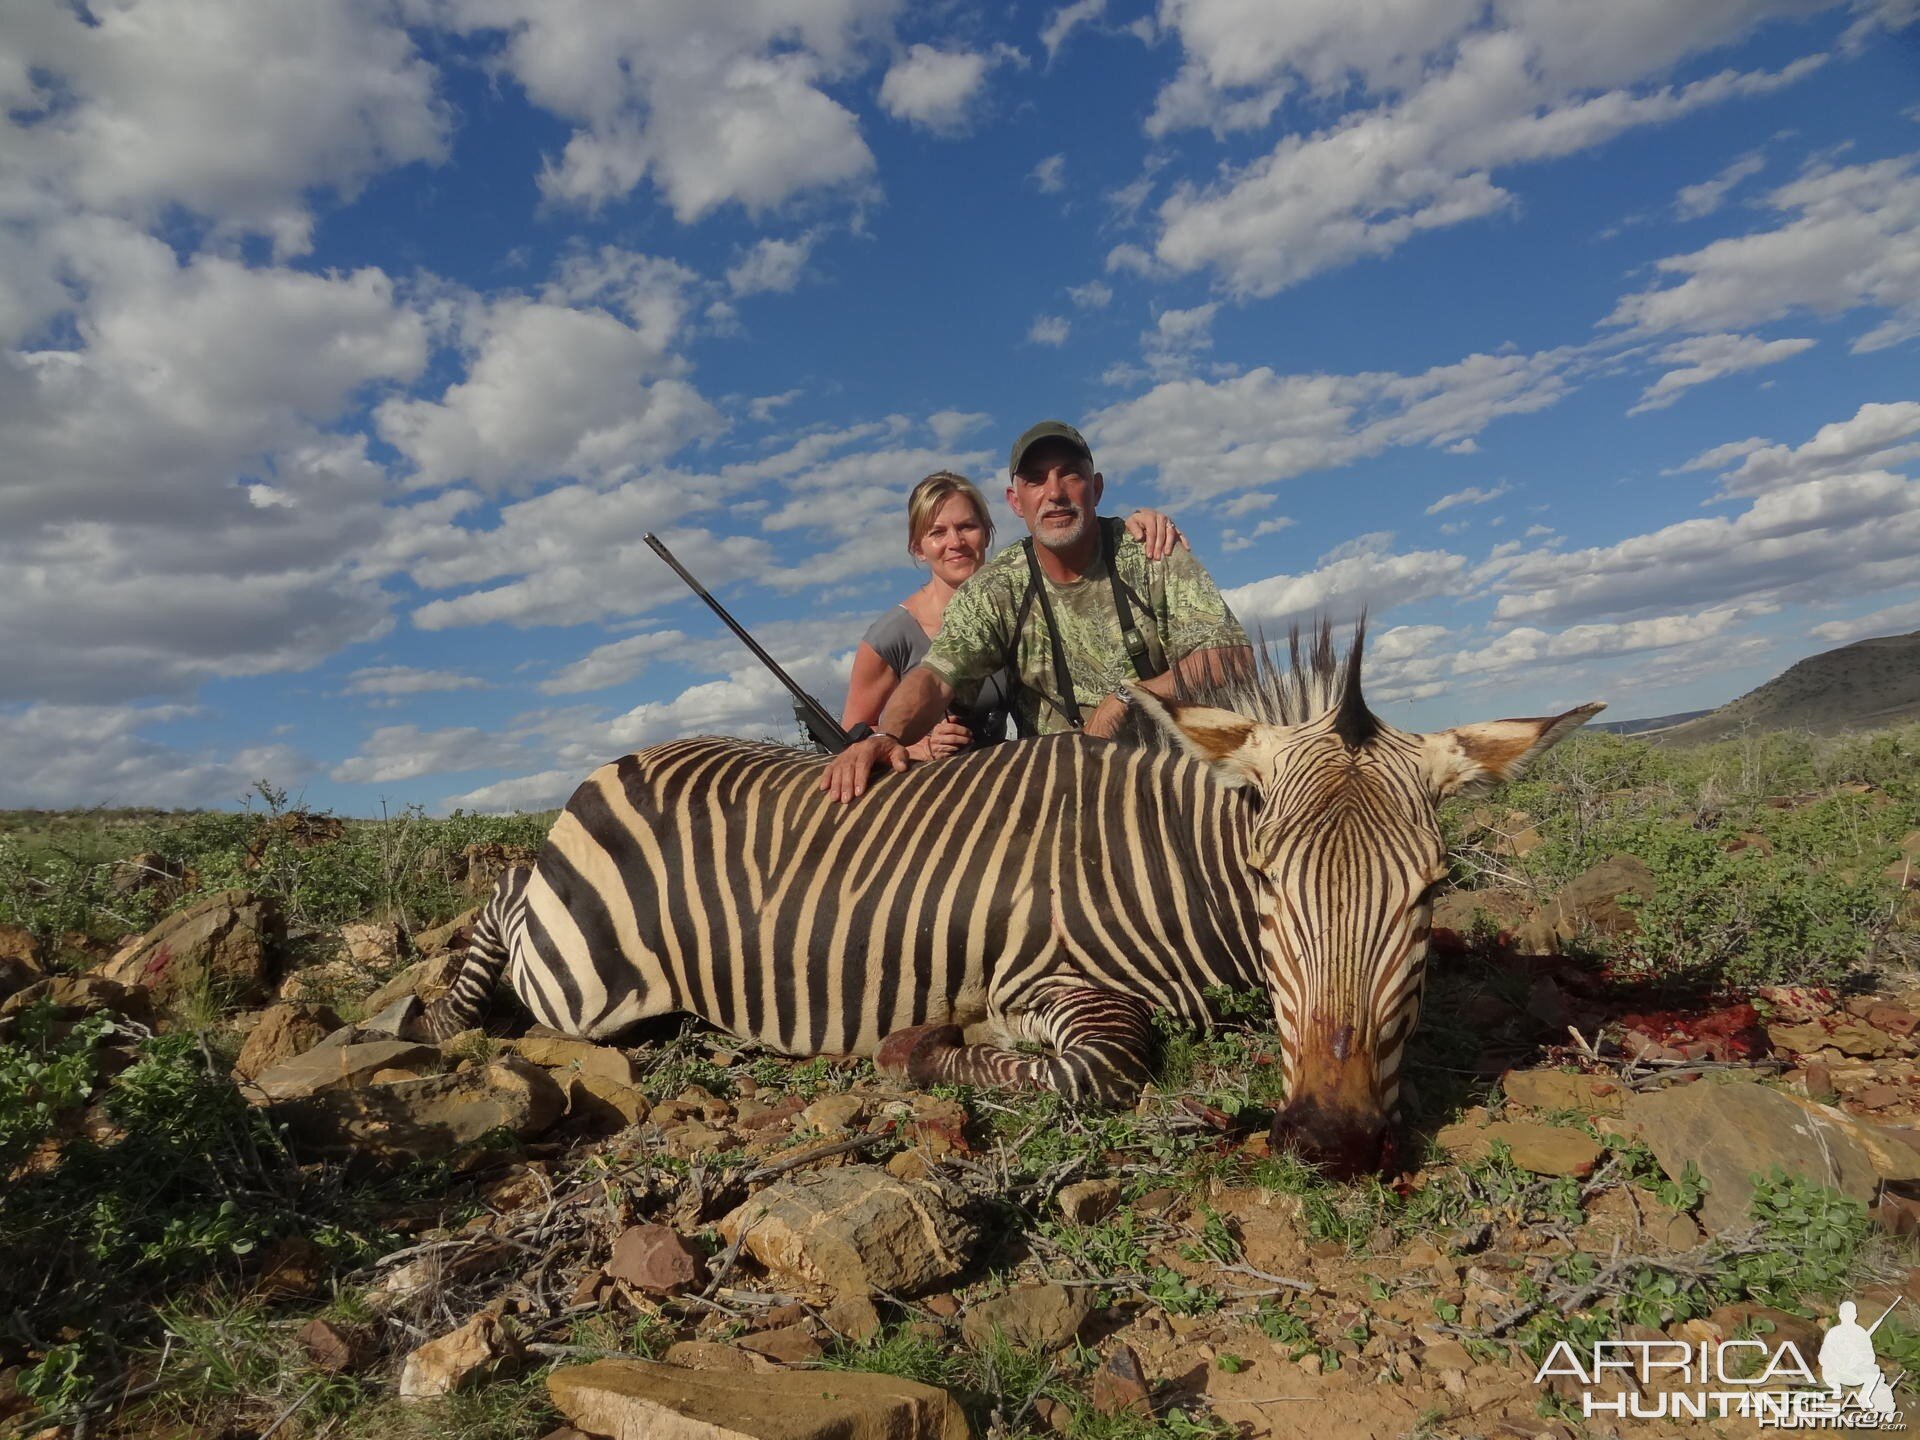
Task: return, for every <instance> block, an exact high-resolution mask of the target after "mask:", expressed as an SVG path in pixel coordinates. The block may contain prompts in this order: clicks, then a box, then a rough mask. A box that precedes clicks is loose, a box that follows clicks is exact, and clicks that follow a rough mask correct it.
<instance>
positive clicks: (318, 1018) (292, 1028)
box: [233, 1003, 340, 1080]
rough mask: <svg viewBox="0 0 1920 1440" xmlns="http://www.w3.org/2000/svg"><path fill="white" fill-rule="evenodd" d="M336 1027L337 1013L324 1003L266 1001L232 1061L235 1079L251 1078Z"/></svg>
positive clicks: (286, 1058)
mask: <svg viewBox="0 0 1920 1440" xmlns="http://www.w3.org/2000/svg"><path fill="white" fill-rule="evenodd" d="M339 1028H340V1017H339V1016H338V1015H336V1014H334V1013H333V1011H332V1010H330V1009H329V1008H328V1007H327V1006H325V1005H313V1004H290V1003H282V1004H279V1005H269V1006H268V1007H267V1008H266V1009H265V1010H262V1011H261V1012H260V1019H259V1021H258V1022H257V1023H256V1024H255V1025H254V1027H253V1029H251V1030H250V1031H248V1032H247V1038H246V1041H245V1043H244V1044H242V1045H241V1047H240V1056H239V1058H238V1059H236V1060H235V1061H234V1062H233V1073H234V1075H235V1076H237V1077H238V1078H239V1079H242V1080H252V1079H254V1078H256V1077H257V1076H259V1075H260V1074H261V1072H262V1071H266V1070H271V1069H272V1068H273V1067H274V1066H276V1065H281V1064H284V1063H285V1062H286V1061H288V1060H292V1059H293V1058H295V1057H296V1056H298V1055H301V1054H303V1053H305V1052H306V1051H308V1050H311V1049H312V1048H313V1047H314V1046H315V1045H318V1044H319V1043H320V1042H321V1041H322V1040H324V1039H326V1038H327V1036H329V1035H331V1034H332V1033H333V1032H334V1031H336V1030H338V1029H339Z"/></svg>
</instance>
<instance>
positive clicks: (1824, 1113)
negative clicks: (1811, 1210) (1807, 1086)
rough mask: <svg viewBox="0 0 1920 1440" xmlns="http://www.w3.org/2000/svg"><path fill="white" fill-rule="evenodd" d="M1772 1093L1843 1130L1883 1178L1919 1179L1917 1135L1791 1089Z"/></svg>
mask: <svg viewBox="0 0 1920 1440" xmlns="http://www.w3.org/2000/svg"><path fill="white" fill-rule="evenodd" d="M1774 1093H1777V1094H1779V1095H1780V1096H1781V1098H1782V1099H1785V1100H1790V1101H1792V1102H1793V1103H1794V1104H1795V1105H1797V1106H1799V1107H1800V1108H1801V1109H1802V1110H1804V1111H1806V1113H1807V1114H1809V1115H1812V1116H1815V1117H1817V1118H1818V1119H1819V1120H1821V1121H1823V1122H1825V1123H1826V1124H1830V1125H1834V1126H1837V1127H1838V1128H1839V1129H1841V1130H1843V1131H1845V1132H1846V1134H1847V1137H1848V1138H1849V1139H1851V1140H1852V1141H1853V1142H1854V1143H1855V1144H1856V1145H1858V1146H1859V1147H1860V1148H1861V1149H1862V1150H1864V1151H1865V1152H1866V1156H1867V1160H1868V1162H1869V1163H1870V1164H1871V1165H1872V1166H1873V1173H1874V1174H1876V1175H1878V1176H1879V1177H1880V1178H1881V1179H1882V1180H1920V1150H1917V1149H1915V1148H1914V1145H1915V1143H1916V1142H1917V1141H1920V1135H1914V1132H1912V1131H1906V1130H1899V1129H1895V1128H1893V1127H1891V1126H1884V1125H1870V1124H1868V1123H1867V1122H1866V1121H1864V1120H1861V1119H1858V1118H1857V1117H1855V1116H1852V1115H1849V1114H1847V1112H1846V1111H1844V1110H1841V1109H1839V1108H1837V1107H1835V1106H1832V1105H1822V1104H1820V1103H1819V1102H1818V1101H1815V1100H1812V1099H1809V1098H1808V1097H1806V1096H1804V1095H1795V1094H1794V1093H1793V1092H1792V1091H1791V1090H1782V1091H1778V1092H1774ZM1909 1135H1914V1139H1912V1140H1909V1139H1906V1138H1903V1137H1905V1136H1909Z"/></svg>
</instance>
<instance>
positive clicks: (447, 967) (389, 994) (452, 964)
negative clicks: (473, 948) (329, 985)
mask: <svg viewBox="0 0 1920 1440" xmlns="http://www.w3.org/2000/svg"><path fill="white" fill-rule="evenodd" d="M343 928H351V927H343ZM463 959H464V957H463V956H460V955H435V956H432V957H431V958H429V959H426V960H416V961H414V962H413V963H412V964H411V965H409V966H407V967H406V968H405V969H403V970H402V971H400V973H399V974H397V975H395V976H394V977H393V978H392V979H391V980H389V981H387V983H386V984H384V985H382V986H381V987H380V988H379V989H378V990H375V991H374V992H373V993H372V994H371V995H369V996H367V998H366V1000H365V1001H364V1002H363V1003H364V1005H365V1008H366V1011H367V1013H368V1014H370V1015H371V1014H373V1013H375V1012H376V1011H380V1010H384V1009H386V1008H387V1007H388V1006H389V1005H391V1004H393V1002H394V1001H396V1000H404V999H407V998H408V997H409V996H417V997H419V998H420V999H421V1000H424V1001H426V1002H428V1003H431V1002H433V1001H435V1000H438V999H439V998H440V997H441V996H442V995H444V994H446V993H447V991H449V990H451V989H452V988H453V982H454V981H455V980H456V979H457V978H459V975H460V966H461V964H462V962H463Z"/></svg>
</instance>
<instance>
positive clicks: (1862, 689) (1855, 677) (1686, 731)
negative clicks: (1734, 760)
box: [1627, 630, 1920, 745]
mask: <svg viewBox="0 0 1920 1440" xmlns="http://www.w3.org/2000/svg"><path fill="white" fill-rule="evenodd" d="M1670 718H1671V719H1672V720H1673V722H1674V723H1672V724H1669V725H1666V726H1663V727H1661V728H1658V729H1653V728H1648V726H1647V724H1646V723H1643V724H1642V727H1641V729H1640V730H1639V732H1638V733H1641V734H1643V735H1644V736H1645V737H1646V738H1647V739H1649V740H1657V741H1659V742H1660V743H1661V744H1663V745H1700V744H1705V743H1706V742H1708V741H1711V740H1724V739H1726V738H1727V737H1729V736H1731V735H1738V734H1740V733H1741V732H1742V731H1747V730H1809V731H1812V732H1813V733H1814V734H1816V735H1837V734H1840V733H1841V732H1842V731H1847V730H1875V729H1879V728H1880V727H1881V726H1884V725H1900V724H1904V723H1905V722H1907V721H1909V720H1920V630H1916V631H1914V632H1913V633H1912V634H1910V635H1882V636H1880V637H1878V638H1876V639H1872V640H1856V641H1854V642H1853V644H1851V645H1842V646H1841V647H1840V648H1839V649H1838V650H1826V651H1822V652H1821V653H1820V654H1818V655H1809V656H1808V657H1807V658H1806V659H1805V660H1802V661H1800V663H1799V664H1797V665H1793V666H1791V667H1789V668H1788V669H1787V670H1785V671H1783V672H1782V673H1781V674H1779V675H1776V676H1775V677H1774V678H1773V679H1771V680H1769V681H1767V683H1766V684H1764V685H1762V686H1760V687H1759V688H1757V689H1754V690H1749V691H1748V692H1747V693H1746V694H1744V695H1742V696H1741V697H1740V698H1739V699H1738V700H1731V701H1728V702H1727V703H1726V704H1725V705H1722V706H1721V707H1720V708H1719V709H1718V710H1709V711H1707V712H1706V713H1705V714H1703V715H1698V716H1695V717H1693V718H1691V719H1689V718H1685V717H1681V716H1674V717H1670ZM1627 723H1632V722H1627Z"/></svg>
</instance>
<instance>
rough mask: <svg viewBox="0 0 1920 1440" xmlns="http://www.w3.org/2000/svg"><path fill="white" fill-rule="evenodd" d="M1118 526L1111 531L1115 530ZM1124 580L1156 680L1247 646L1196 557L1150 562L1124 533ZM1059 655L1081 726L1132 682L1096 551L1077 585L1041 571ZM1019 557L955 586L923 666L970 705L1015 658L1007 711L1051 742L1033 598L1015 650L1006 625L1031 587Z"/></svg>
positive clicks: (1047, 684)
mask: <svg viewBox="0 0 1920 1440" xmlns="http://www.w3.org/2000/svg"><path fill="white" fill-rule="evenodd" d="M1117 528H1118V527H1110V529H1117ZM1118 563H1119V567H1120V579H1121V582H1122V583H1123V584H1124V585H1126V587H1127V589H1128V591H1129V592H1130V593H1129V594H1128V597H1127V603H1128V604H1129V606H1131V607H1132V608H1133V611H1134V617H1133V623H1134V624H1135V625H1136V626H1137V627H1138V628H1139V630H1140V634H1141V637H1142V638H1143V639H1144V640H1145V641H1146V645H1147V652H1148V655H1149V656H1150V657H1151V659H1152V662H1153V670H1154V672H1155V673H1156V674H1157V673H1160V672H1162V671H1164V670H1165V669H1167V667H1168V666H1169V665H1171V664H1173V663H1175V662H1177V661H1179V660H1181V659H1183V658H1185V657H1186V656H1188V655H1191V654H1192V653H1193V652H1194V651H1196V650H1212V649H1216V648H1219V647H1221V646H1231V645H1245V644H1246V643H1247V635H1246V632H1245V631H1244V630H1242V629H1241V628H1240V622H1239V621H1238V620H1236V619H1234V618H1233V612H1232V611H1231V610H1229V609H1228V608H1227V602H1226V601H1225V600H1223V599H1222V598H1221V597H1220V589H1219V587H1218V586H1216V585H1215V584H1214V583H1213V577H1212V576H1211V575H1209V574H1207V572H1206V568H1205V567H1204V566H1202V565H1201V564H1200V562H1199V561H1198V560H1196V559H1194V558H1193V553H1192V552H1191V551H1189V550H1186V549H1183V548H1176V549H1175V550H1174V552H1173V553H1172V554H1171V555H1169V556H1167V557H1166V559H1164V560H1152V561H1150V560H1148V559H1147V552H1146V550H1145V548H1144V547H1143V546H1142V545H1141V544H1140V542H1139V541H1138V540H1135V539H1134V538H1133V537H1132V536H1131V535H1128V534H1126V533H1125V532H1124V531H1122V532H1121V535H1120V544H1119V552H1118ZM1041 579H1042V583H1043V584H1045V585H1046V587H1047V594H1048V597H1049V598H1050V599H1051V601H1052V603H1053V614H1054V618H1055V620H1056V621H1057V622H1058V623H1059V626H1060V638H1061V641H1062V643H1063V645H1064V647H1065V649H1066V656H1067V673H1068V675H1069V676H1071V677H1072V681H1073V693H1074V698H1075V699H1076V700H1077V701H1078V702H1079V705H1080V713H1081V716H1082V718H1084V717H1086V716H1087V715H1090V714H1091V713H1092V712H1093V709H1094V707H1095V706H1097V705H1098V704H1099V703H1100V702H1101V701H1102V700H1103V699H1105V698H1106V697H1107V696H1108V695H1110V694H1112V693H1113V691H1114V690H1115V689H1117V688H1118V687H1120V686H1121V685H1125V684H1128V683H1129V682H1131V681H1132V680H1134V679H1135V678H1136V677H1135V675H1134V670H1133V664H1132V662H1131V661H1130V660H1128V658H1127V650H1126V642H1125V641H1124V640H1123V639H1122V638H1121V634H1120V617H1119V616H1118V615H1117V614H1116V613H1115V611H1114V605H1113V585H1112V582H1111V581H1110V580H1109V579H1108V578H1107V557H1106V555H1105V554H1104V553H1103V554H1102V556H1101V558H1100V559H1099V560H1097V561H1095V562H1094V564H1093V566H1092V568H1091V569H1089V570H1088V571H1087V573H1086V574H1085V575H1083V576H1081V577H1080V578H1079V579H1078V580H1075V581H1072V582H1069V583H1067V584H1060V583H1058V582H1056V581H1053V580H1050V579H1047V578H1046V576H1045V572H1044V571H1043V572H1042V576H1041ZM1031 584H1032V581H1031V579H1030V578H1029V571H1028V567H1027V557H1026V551H1025V550H1024V548H1023V547H1021V546H1019V545H1010V546H1008V547H1007V548H1006V549H1005V550H1002V551H1001V552H1000V553H999V554H998V555H996V556H994V557H993V559H991V560H989V561H988V562H987V563H986V564H985V565H983V566H981V567H980V569H979V570H978V571H977V572H976V573H975V574H974V576H973V578H972V579H970V580H969V581H967V583H966V584H964V585H962V586H961V587H960V589H959V590H958V591H957V592H956V593H955V595H954V597H953V599H951V600H949V601H948V602H947V610H946V614H945V615H944V616H943V617H942V619H941V622H940V633H939V634H938V635H937V636H935V637H934V641H933V646H932V648H931V649H929V650H928V651H927V655H926V658H925V659H924V660H922V661H921V662H920V663H921V664H922V665H924V666H925V667H926V668H927V669H929V670H931V671H932V672H933V673H934V674H935V675H938V676H939V677H940V678H941V679H942V680H943V681H945V682H946V683H947V684H948V685H949V686H951V687H952V688H953V692H954V695H955V696H956V698H958V699H959V700H960V701H961V703H963V704H965V703H970V702H971V701H972V700H973V698H974V694H975V692H976V691H977V690H978V689H979V687H980V684H981V682H982V681H984V680H985V679H986V678H987V677H988V676H989V675H991V674H993V673H994V671H996V670H998V669H999V668H1000V667H1001V665H1002V664H1003V663H1005V662H1006V659H1007V654H1008V651H1009V650H1011V651H1012V653H1013V664H1012V669H1013V671H1014V673H1015V674H1016V675H1018V676H1019V678H1020V684H1019V686H1018V688H1017V690H1016V692H1015V695H1014V700H1013V710H1014V714H1015V716H1016V717H1017V718H1018V719H1019V720H1020V722H1021V731H1022V733H1023V734H1026V733H1035V732H1037V733H1039V734H1042V735H1049V734H1052V733H1053V732H1055V731H1057V730H1065V729H1067V728H1069V727H1068V725H1067V718H1066V716H1065V715H1064V714H1063V713H1062V712H1061V710H1060V707H1059V704H1058V699H1057V697H1058V693H1059V691H1058V687H1057V685H1056V683H1055V679H1054V673H1053V643H1052V641H1051V639H1050V638H1049V637H1048V635H1047V622H1046V618H1045V616H1044V615H1043V614H1042V613H1041V608H1040V600H1039V597H1038V596H1035V597H1034V601H1033V603H1032V604H1031V605H1029V606H1028V607H1027V614H1026V620H1025V623H1024V624H1023V625H1022V626H1021V628H1020V635H1019V638H1018V643H1017V644H1015V643H1010V642H1012V640H1013V626H1014V621H1015V619H1016V617H1018V616H1019V614H1020V602H1021V601H1022V599H1024V598H1025V596H1026V593H1027V590H1028V588H1029V587H1030V585H1031Z"/></svg>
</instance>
